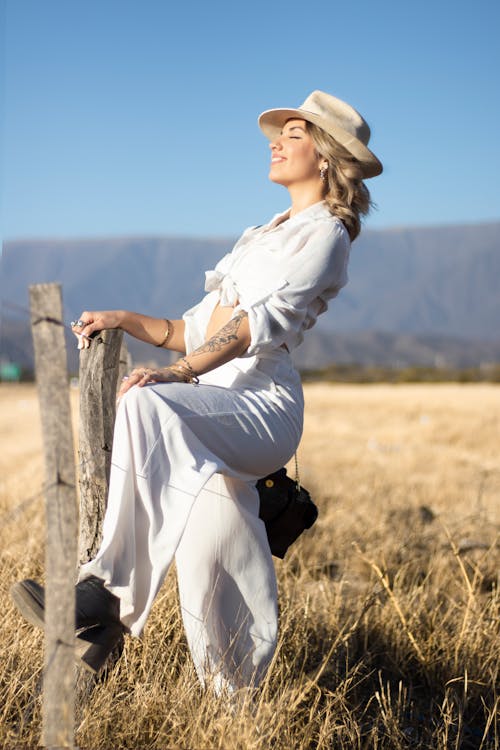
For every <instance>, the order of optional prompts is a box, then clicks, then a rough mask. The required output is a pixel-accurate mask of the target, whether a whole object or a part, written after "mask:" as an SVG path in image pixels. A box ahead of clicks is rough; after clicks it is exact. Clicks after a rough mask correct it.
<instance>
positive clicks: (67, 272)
mask: <svg viewBox="0 0 500 750" xmlns="http://www.w3.org/2000/svg"><path fill="white" fill-rule="evenodd" d="M233 244H234V238H223V237H221V238H207V239H203V238H197V239H195V238H186V237H184V238H183V237H124V238H102V239H85V240H78V239H68V240H64V239H54V240H51V239H26V240H16V241H8V242H5V243H4V246H3V253H2V261H1V299H2V325H1V331H0V344H1V356H2V357H4V358H10V359H12V360H14V361H18V362H20V363H21V364H23V365H25V366H29V364H30V363H31V361H32V349H31V343H30V333H29V314H28V312H27V309H28V306H29V304H28V286H29V284H33V283H40V282H47V281H59V282H61V284H62V286H63V298H64V307H65V316H66V318H67V321H68V322H69V321H70V320H72V319H74V318H76V317H78V315H79V314H80V313H81V312H82V311H83V310H84V309H106V308H108V309H110V308H125V309H131V310H139V311H141V312H145V313H148V314H151V315H156V316H161V317H164V316H168V317H172V318H176V317H180V316H181V314H182V312H183V311H184V310H186V309H188V308H189V307H190V306H191V305H193V304H194V303H195V302H196V301H197V300H198V299H199V298H200V297H201V296H202V294H203V283H204V274H203V270H206V269H209V268H213V266H214V264H215V263H216V262H217V260H218V259H219V258H220V257H221V256H222V255H223V254H224V253H226V252H227V251H228V250H229V249H230V248H231V247H232V245H233ZM264 272H265V269H264ZM349 277H350V280H349V283H348V285H347V286H346V287H345V288H344V289H343V290H342V291H341V293H340V294H339V296H338V297H337V298H336V299H334V300H332V302H331V304H330V308H329V310H328V311H327V312H326V313H325V314H324V315H322V316H321V317H320V319H319V320H318V324H317V326H316V327H315V328H314V329H313V330H312V331H310V332H308V333H307V334H306V339H305V341H304V343H303V344H302V346H301V347H299V348H298V349H297V351H296V352H295V353H294V358H295V361H296V362H297V364H298V365H299V366H301V367H321V366H323V365H326V364H329V363H331V362H360V363H363V364H392V365H394V366H403V365H408V364H431V365H432V364H449V365H455V366H457V365H458V366H470V365H474V364H479V363H481V362H491V361H500V332H499V323H500V294H499V289H498V281H499V279H500V222H491V223H483V224H475V225H462V226H455V225H453V226H442V227H425V228H421V227H416V228H400V229H398V228H395V229H388V230H367V231H365V232H362V234H361V235H360V237H359V238H358V239H357V240H356V241H355V242H354V244H353V247H352V251H351V262H350V267H349ZM129 346H130V349H131V351H132V353H133V355H134V358H138V357H140V358H142V359H144V358H147V357H151V356H152V355H153V356H155V355H156V354H157V353H158V352H157V350H152V349H151V347H144V346H135V342H130V341H129ZM72 356H74V355H72ZM167 356H168V355H167Z"/></svg>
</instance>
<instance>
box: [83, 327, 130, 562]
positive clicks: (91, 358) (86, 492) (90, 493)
mask: <svg viewBox="0 0 500 750" xmlns="http://www.w3.org/2000/svg"><path fill="white" fill-rule="evenodd" d="M122 339H123V332H122V331H117V330H111V331H102V332H101V333H100V334H99V335H98V336H96V337H95V338H94V339H93V340H92V344H91V346H90V348H89V349H83V350H82V351H81V352H80V434H79V458H80V539H79V559H80V563H85V562H87V561H88V560H92V558H93V557H95V554H96V552H97V550H98V549H99V546H100V543H101V538H102V521H103V517H104V512H105V510H106V502H107V495H108V483H109V472H110V468H111V448H112V445H113V429H114V424H115V413H116V384H117V380H118V371H119V368H120V359H121V358H122V357H121V356H120V353H121V351H122ZM123 356H125V357H126V355H123Z"/></svg>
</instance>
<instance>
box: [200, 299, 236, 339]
mask: <svg viewBox="0 0 500 750" xmlns="http://www.w3.org/2000/svg"><path fill="white" fill-rule="evenodd" d="M237 304H238V300H236V302H235V304H234V307H236V305H237ZM234 307H229V306H227V305H225V306H222V305H221V304H220V303H219V302H217V304H216V305H215V307H214V309H213V311H212V314H211V316H210V320H209V321H208V325H207V332H206V334H205V335H206V337H207V339H210V338H211V337H212V336H213V335H214V334H216V333H217V331H220V329H221V328H222V327H223V326H225V325H226V323H227V322H228V321H230V320H231V318H232V317H233V313H234Z"/></svg>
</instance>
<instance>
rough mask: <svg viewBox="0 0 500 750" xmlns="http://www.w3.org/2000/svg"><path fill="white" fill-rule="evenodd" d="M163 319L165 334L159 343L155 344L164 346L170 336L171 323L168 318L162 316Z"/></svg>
mask: <svg viewBox="0 0 500 750" xmlns="http://www.w3.org/2000/svg"><path fill="white" fill-rule="evenodd" d="M164 320H165V323H166V324H167V330H166V331H165V335H164V337H163V338H162V340H161V341H160V343H159V344H155V346H165V344H166V343H167V342H168V340H169V338H170V336H171V335H172V331H173V325H172V323H171V321H170V320H169V319H168V318H164Z"/></svg>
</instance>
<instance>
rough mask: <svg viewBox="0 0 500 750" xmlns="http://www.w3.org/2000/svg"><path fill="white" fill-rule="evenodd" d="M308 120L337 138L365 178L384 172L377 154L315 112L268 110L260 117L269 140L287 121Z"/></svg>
mask: <svg viewBox="0 0 500 750" xmlns="http://www.w3.org/2000/svg"><path fill="white" fill-rule="evenodd" d="M295 118H297V119H300V120H307V122H312V123H313V125H317V126H318V127H320V128H321V129H322V130H324V131H325V132H326V133H328V134H329V135H331V136H332V138H335V140H336V141H338V142H339V143H340V144H341V145H342V146H344V148H345V149H347V151H349V153H351V154H352V155H353V156H354V157H355V158H356V159H357V160H358V161H359V163H360V164H361V168H362V170H363V177H376V176H377V175H379V174H381V172H382V169H383V167H382V164H381V162H380V161H379V160H378V159H377V157H376V156H375V154H374V153H373V152H372V151H370V149H369V148H367V147H366V146H365V144H364V143H362V142H361V141H360V140H359V139H358V138H356V137H355V136H353V135H352V134H351V133H349V132H347V130H344V129H343V128H340V127H337V126H336V125H335V124H334V123H332V122H328V121H326V120H325V119H324V118H323V117H321V116H320V115H317V114H316V113H315V112H308V111H307V110H305V109H267V110H266V111H265V112H262V114H261V115H259V120H258V122H259V127H260V129H261V130H262V132H263V133H264V135H265V136H267V138H269V140H271V141H273V140H274V139H275V138H277V137H278V136H279V135H280V133H281V131H282V129H283V126H284V125H285V123H286V122H287V120H293V119H295Z"/></svg>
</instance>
